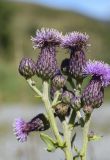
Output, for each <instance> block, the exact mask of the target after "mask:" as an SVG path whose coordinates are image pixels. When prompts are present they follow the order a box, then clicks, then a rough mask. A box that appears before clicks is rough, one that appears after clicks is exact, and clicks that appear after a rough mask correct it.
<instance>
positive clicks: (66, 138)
mask: <svg viewBox="0 0 110 160" xmlns="http://www.w3.org/2000/svg"><path fill="white" fill-rule="evenodd" d="M62 124H63V130H64V141H65V145H66V146H65V148H64V152H65V157H66V160H72V159H73V155H72V151H71V129H70V128H69V125H68V124H67V122H66V120H64V121H63V122H62Z"/></svg>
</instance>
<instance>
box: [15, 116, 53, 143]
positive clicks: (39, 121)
mask: <svg viewBox="0 0 110 160" xmlns="http://www.w3.org/2000/svg"><path fill="white" fill-rule="evenodd" d="M49 127H50V124H49V121H48V120H47V118H46V117H45V116H44V115H43V114H38V115H37V116H36V117H34V118H33V119H31V120H30V121H29V122H25V121H24V120H23V119H21V118H18V119H16V120H15V122H14V124H13V128H14V133H15V135H16V138H17V139H18V141H20V142H25V141H26V140H27V136H28V134H29V133H30V132H32V131H44V130H47V129H48V128H49Z"/></svg>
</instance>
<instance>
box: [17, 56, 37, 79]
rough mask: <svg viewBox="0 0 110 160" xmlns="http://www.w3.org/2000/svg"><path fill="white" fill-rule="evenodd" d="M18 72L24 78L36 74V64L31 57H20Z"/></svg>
mask: <svg viewBox="0 0 110 160" xmlns="http://www.w3.org/2000/svg"><path fill="white" fill-rule="evenodd" d="M19 73H20V74H21V75H22V76H23V77H25V78H26V79H28V78H31V77H32V76H34V75H35V74H36V65H35V62H34V61H33V60H32V59H31V58H22V60H21V61H20V64H19Z"/></svg>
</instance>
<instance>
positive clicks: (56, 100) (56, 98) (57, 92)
mask: <svg viewBox="0 0 110 160" xmlns="http://www.w3.org/2000/svg"><path fill="white" fill-rule="evenodd" d="M60 95H61V93H60V92H59V91H56V93H55V97H54V100H53V102H52V106H55V105H56V104H57V103H58V98H59V96H60Z"/></svg>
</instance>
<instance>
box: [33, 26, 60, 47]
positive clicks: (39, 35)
mask: <svg viewBox="0 0 110 160" xmlns="http://www.w3.org/2000/svg"><path fill="white" fill-rule="evenodd" d="M31 40H32V42H33V48H34V49H36V48H42V47H44V46H46V45H49V44H50V45H55V46H56V45H59V44H60V43H61V41H62V33H60V32H59V31H58V30H56V29H53V28H52V29H49V28H41V30H37V31H36V35H35V37H32V38H31Z"/></svg>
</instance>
